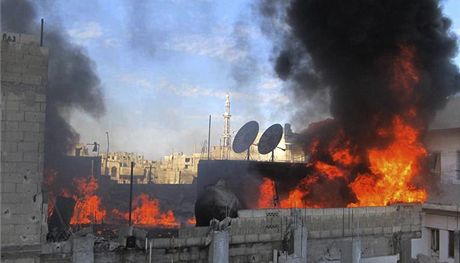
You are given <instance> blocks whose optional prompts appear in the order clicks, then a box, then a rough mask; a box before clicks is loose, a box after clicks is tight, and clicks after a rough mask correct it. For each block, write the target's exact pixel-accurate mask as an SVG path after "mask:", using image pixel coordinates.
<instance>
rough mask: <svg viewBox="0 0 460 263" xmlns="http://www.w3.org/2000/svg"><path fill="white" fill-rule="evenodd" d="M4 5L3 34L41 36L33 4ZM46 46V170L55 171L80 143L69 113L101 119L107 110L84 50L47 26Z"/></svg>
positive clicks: (12, 1) (17, 0)
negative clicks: (14, 33) (58, 163)
mask: <svg viewBox="0 0 460 263" xmlns="http://www.w3.org/2000/svg"><path fill="white" fill-rule="evenodd" d="M1 4H2V30H3V31H8V32H16V33H27V34H33V35H37V36H38V35H39V34H40V27H39V22H40V20H39V18H37V14H36V9H35V6H34V5H33V4H32V2H30V1H27V0H2V2H1ZM45 22H46V21H45ZM43 45H44V46H45V47H47V48H48V49H49V67H48V76H49V77H48V87H47V108H46V123H45V167H46V168H54V167H55V166H54V165H55V164H56V163H57V162H59V160H60V157H62V156H65V155H66V154H67V153H68V151H69V150H70V149H71V147H72V146H73V145H74V144H75V143H78V141H79V135H78V133H76V132H75V131H74V130H73V129H72V127H71V126H70V124H69V123H68V122H67V120H66V118H67V117H68V116H67V115H68V113H69V111H70V110H71V109H80V110H83V111H85V112H87V113H89V114H91V115H92V116H94V117H99V116H100V115H102V114H103V113H104V112H105V106H104V102H103V96H102V90H101V86H100V80H99V78H98V76H97V74H96V72H95V69H94V63H93V62H92V61H91V59H90V58H89V57H88V56H87V55H86V54H85V52H84V50H83V49H82V48H81V47H79V46H77V45H74V44H73V43H71V42H70V41H69V36H68V35H67V33H66V32H65V31H64V30H63V29H62V28H61V27H60V25H55V24H53V25H50V24H46V23H45V31H44V44H43Z"/></svg>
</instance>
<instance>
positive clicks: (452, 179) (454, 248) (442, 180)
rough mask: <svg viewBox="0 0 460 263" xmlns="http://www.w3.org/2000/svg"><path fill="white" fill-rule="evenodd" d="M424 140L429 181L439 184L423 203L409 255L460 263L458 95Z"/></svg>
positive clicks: (459, 135) (440, 115)
mask: <svg viewBox="0 0 460 263" xmlns="http://www.w3.org/2000/svg"><path fill="white" fill-rule="evenodd" d="M425 141H426V144H427V148H428V150H429V152H430V163H429V166H430V169H431V174H432V176H433V177H434V178H433V181H439V185H438V186H437V187H436V188H435V189H433V190H432V191H431V192H432V193H430V196H429V200H428V202H427V203H426V204H424V205H423V210H422V211H423V213H422V238H421V239H418V240H413V242H412V245H413V250H412V257H415V256H416V255H417V254H423V255H426V256H428V257H430V258H432V259H433V260H436V262H448V263H454V262H455V263H460V96H457V97H455V96H454V97H452V98H451V99H450V100H449V101H448V104H447V105H446V108H445V109H444V110H442V111H440V112H438V114H437V115H436V118H435V119H434V121H433V123H432V124H431V126H430V131H429V132H428V134H427V136H426V139H425Z"/></svg>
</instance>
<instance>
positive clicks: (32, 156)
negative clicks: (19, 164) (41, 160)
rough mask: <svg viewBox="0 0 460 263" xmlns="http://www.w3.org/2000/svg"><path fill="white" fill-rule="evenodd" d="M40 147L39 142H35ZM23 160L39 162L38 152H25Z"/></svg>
mask: <svg viewBox="0 0 460 263" xmlns="http://www.w3.org/2000/svg"><path fill="white" fill-rule="evenodd" d="M35 145H37V148H38V143H35ZM23 160H24V161H25V162H38V152H24V156H23Z"/></svg>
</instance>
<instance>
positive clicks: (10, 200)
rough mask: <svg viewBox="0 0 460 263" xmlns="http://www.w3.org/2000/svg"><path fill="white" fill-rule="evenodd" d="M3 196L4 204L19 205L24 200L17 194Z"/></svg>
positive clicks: (4, 194) (3, 194)
mask: <svg viewBox="0 0 460 263" xmlns="http://www.w3.org/2000/svg"><path fill="white" fill-rule="evenodd" d="M1 196H2V204H17V203H20V202H21V201H22V200H21V198H19V196H18V194H16V193H3V192H2V194H1Z"/></svg>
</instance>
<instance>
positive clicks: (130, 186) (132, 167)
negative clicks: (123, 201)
mask: <svg viewBox="0 0 460 263" xmlns="http://www.w3.org/2000/svg"><path fill="white" fill-rule="evenodd" d="M133 175H134V162H131V181H130V182H129V221H128V223H129V225H130V226H131V212H132V208H133Z"/></svg>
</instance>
